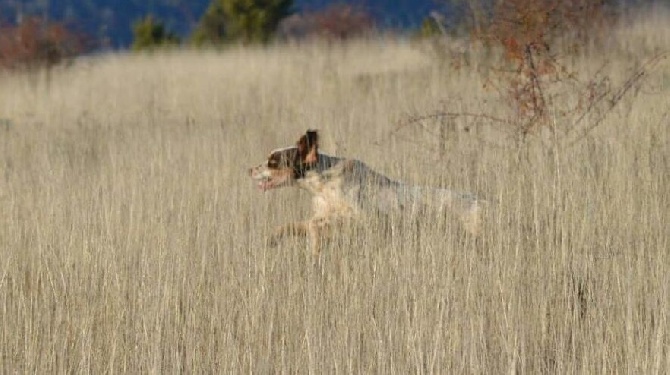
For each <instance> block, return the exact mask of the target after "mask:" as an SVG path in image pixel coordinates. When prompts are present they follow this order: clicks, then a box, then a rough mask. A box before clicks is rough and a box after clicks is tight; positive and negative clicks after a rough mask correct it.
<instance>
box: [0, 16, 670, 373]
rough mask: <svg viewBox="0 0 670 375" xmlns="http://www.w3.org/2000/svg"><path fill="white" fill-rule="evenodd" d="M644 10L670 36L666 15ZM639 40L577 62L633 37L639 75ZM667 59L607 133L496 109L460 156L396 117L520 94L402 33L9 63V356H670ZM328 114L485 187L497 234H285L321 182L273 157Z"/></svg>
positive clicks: (461, 365) (477, 367)
mask: <svg viewBox="0 0 670 375" xmlns="http://www.w3.org/2000/svg"><path fill="white" fill-rule="evenodd" d="M663 27H665V28H663ZM642 29H643V30H646V33H647V34H645V35H646V36H648V37H649V40H652V41H659V40H660V41H664V40H665V41H667V40H668V38H667V37H668V36H670V30H669V29H668V28H667V26H664V25H663V23H662V22H659V23H655V24H653V25H649V26H647V27H646V28H644V27H641V26H639V25H638V26H637V29H636V30H638V32H637V33H636V34H635V37H636V38H640V35H641V34H640V32H639V30H642ZM659 33H661V34H662V35H665V36H666V37H665V38H659V36H658V35H659ZM617 43H619V42H617ZM616 45H618V46H620V47H621V48H622V49H619V50H614V49H613V50H610V52H609V53H610V54H609V55H608V54H603V53H602V51H594V53H593V55H592V56H585V57H582V58H580V59H576V60H575V61H574V62H573V63H574V64H576V66H577V67H578V68H579V69H580V70H582V71H585V72H587V71H589V70H590V69H591V70H593V69H595V68H596V67H597V66H599V64H598V60H602V59H610V60H611V64H610V65H609V68H608V69H610V74H611V75H612V77H613V79H614V80H617V79H623V78H624V76H625V74H626V72H625V70H624V67H625V66H626V64H627V63H628V62H629V61H628V60H626V61H624V60H622V59H623V58H624V57H622V56H629V55H634V54H636V53H637V54H640V57H641V58H642V57H643V56H644V51H636V50H635V49H634V48H637V47H636V46H639V45H638V44H635V45H631V44H630V43H627V41H626V40H622V41H621V42H620V43H619V44H616ZM652 47H654V46H651V47H650V46H649V44H648V43H647V44H645V45H644V48H651V49H650V50H653V48H652ZM656 47H663V46H656ZM666 47H667V46H666ZM622 51H623V52H627V54H622V53H621V52H622ZM645 51H646V49H645ZM653 74H654V76H653V79H651V80H650V81H649V82H652V83H653V85H650V86H645V88H644V89H643V90H642V91H641V93H640V94H639V95H638V96H637V97H635V98H631V99H628V100H627V101H625V103H623V105H622V106H620V107H617V108H616V109H615V110H614V111H613V112H612V113H611V114H610V116H609V117H608V119H607V120H606V121H605V122H604V123H603V125H602V126H601V127H600V128H599V129H597V131H596V132H595V133H593V134H592V135H590V136H588V137H585V138H584V140H583V141H582V142H579V143H578V144H576V145H575V146H574V147H571V148H569V149H559V150H558V151H557V152H554V153H548V152H546V151H545V150H544V149H543V148H542V147H541V146H539V145H538V146H537V147H535V146H533V145H532V144H531V145H529V147H528V153H527V157H519V155H518V153H516V152H515V151H513V150H514V149H513V148H496V147H492V146H491V147H488V146H487V145H488V143H483V142H482V141H481V140H480V138H481V137H489V138H496V137H498V134H496V133H495V129H484V130H481V132H482V133H483V135H482V134H477V135H468V134H466V133H458V134H457V136H458V138H457V140H455V139H456V138H454V139H450V140H449V141H448V143H447V144H446V147H445V145H444V144H442V145H441V148H440V150H441V153H439V154H438V153H436V152H435V151H434V150H435V147H434V146H436V144H435V142H436V140H435V139H434V138H432V137H430V136H429V135H427V133H426V132H425V131H423V130H421V129H420V128H418V127H416V128H407V129H405V130H404V131H403V133H402V134H403V135H404V136H403V137H400V136H397V137H390V136H389V132H390V131H391V130H392V129H393V127H394V125H395V124H397V122H398V121H400V120H402V119H404V118H406V116H407V115H408V114H417V113H427V112H430V111H431V110H434V109H436V108H441V106H443V105H444V103H447V104H446V105H447V106H448V107H449V108H455V109H458V110H463V111H469V112H477V111H484V110H486V111H487V112H489V113H490V112H493V113H495V112H496V111H504V107H502V106H501V105H500V104H497V102H496V101H495V100H494V98H493V95H492V93H491V92H489V91H486V90H484V89H482V86H483V85H482V83H483V82H482V78H480V76H479V75H478V74H476V73H475V72H474V71H469V70H468V69H467V68H464V69H460V70H454V69H451V68H449V66H448V65H445V64H441V63H440V62H438V61H436V60H434V59H432V58H431V57H430V55H429V54H427V53H426V52H425V51H424V50H422V49H419V48H416V47H415V46H412V45H410V44H406V43H402V42H389V41H385V42H382V41H377V42H357V43H351V44H348V45H345V46H332V45H331V46H326V45H319V44H311V45H303V46H277V47H272V48H268V49H262V50H261V49H259V50H253V49H240V50H229V51H226V52H224V53H213V52H212V53H206V52H177V53H173V54H155V55H149V56H145V55H111V56H102V57H98V58H91V59H88V60H82V61H79V62H77V63H76V64H75V66H73V67H70V68H67V69H63V70H62V71H58V72H53V74H52V75H51V77H50V81H49V82H46V81H45V80H44V79H43V78H42V77H40V76H3V77H2V78H1V82H2V85H0V117H2V118H3V120H4V121H3V122H2V123H1V124H0V173H1V175H0V212H2V215H1V216H0V368H2V372H10V373H65V372H84V373H106V372H109V373H116V372H129V373H176V372H186V373H202V372H221V373H224V372H244V373H250V372H254V373H308V372H309V373H398V374H405V373H467V374H473V373H485V374H495V373H631V374H639V373H666V372H667V371H668V370H670V356H669V352H668V347H669V345H670V338H669V336H668V335H669V334H670V332H669V330H668V328H669V322H668V318H669V316H668V311H669V308H670V306H669V303H668V298H669V297H670V293H669V290H670V272H669V270H670V268H669V266H670V257H669V256H668V249H669V248H670V242H669V236H668V234H669V233H670V221H669V219H670V218H669V216H670V215H669V214H668V211H669V210H670V188H669V187H668V185H669V184H670V178H669V176H668V171H669V170H670V150H669V148H668V145H669V144H670V130H669V128H668V123H669V121H670V117H669V111H670V107H669V106H668V101H667V97H668V95H670V87H669V86H668V84H669V83H670V68H669V67H668V65H667V64H666V65H665V66H663V67H662V69H660V70H658V71H656V72H654V73H653ZM651 89H653V90H651ZM566 100H567V99H566ZM425 125H426V126H427V127H428V128H429V129H433V128H434V127H435V126H437V124H436V123H427V124H425ZM307 128H318V129H319V130H320V132H321V136H322V145H321V146H322V149H323V150H324V151H328V152H330V153H334V154H338V155H344V156H348V157H356V158H359V159H361V160H364V161H366V162H367V163H368V164H369V165H370V166H372V167H373V168H375V169H376V170H379V171H382V172H383V173H385V174H387V175H389V176H391V177H393V178H397V179H401V180H404V181H410V182H415V183H421V184H428V185H436V186H448V187H451V188H454V189H458V190H464V191H472V192H475V193H478V194H481V195H482V196H485V197H486V198H487V199H489V200H490V201H491V202H492V209H491V210H490V212H489V215H488V217H487V225H486V226H485V228H484V231H483V233H482V235H481V236H480V237H479V238H477V239H473V238H470V237H467V236H464V235H463V233H461V232H460V231H459V229H458V227H457V226H456V224H455V223H454V222H452V221H451V220H449V219H442V218H441V217H432V216H429V217H426V218H421V217H412V218H409V219H406V220H404V221H402V222H401V223H400V224H398V226H397V228H395V229H394V230H392V231H389V232H382V231H381V230H380V227H379V223H377V222H374V221H373V222H370V223H369V225H368V226H367V227H366V228H363V229H362V230H358V231H357V233H355V234H352V235H350V236H341V237H340V238H338V239H337V240H335V241H333V242H332V243H330V244H329V245H328V246H326V247H325V249H324V251H323V254H322V257H321V259H320V261H319V262H318V263H316V264H315V263H314V262H313V259H312V258H311V255H310V254H309V251H308V249H307V243H306V242H305V241H304V240H287V241H285V242H283V243H282V244H281V245H280V246H279V247H278V248H268V247H267V246H266V244H265V239H266V237H267V234H268V233H269V231H270V230H271V228H272V226H273V225H277V224H282V223H285V222H288V221H291V220H295V219H298V218H302V217H305V216H307V215H308V214H309V211H308V210H309V197H308V196H307V195H306V194H305V193H303V192H300V191H297V190H295V189H285V190H282V191H274V192H269V193H266V194H262V193H260V192H258V191H256V190H255V189H254V186H253V184H252V183H251V182H250V181H249V179H248V177H247V168H248V167H250V166H252V165H254V164H256V163H259V162H261V161H262V160H263V158H264V157H265V156H266V153H267V152H268V151H269V150H270V149H272V148H275V147H279V146H284V145H290V144H292V143H293V142H294V141H295V140H297V138H298V136H299V135H300V134H302V132H304V130H305V129H307ZM487 132H490V133H487ZM454 137H456V135H454ZM503 143H504V141H503ZM438 146H440V145H438ZM396 229H397V230H396Z"/></svg>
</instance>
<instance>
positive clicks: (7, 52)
mask: <svg viewBox="0 0 670 375" xmlns="http://www.w3.org/2000/svg"><path fill="white" fill-rule="evenodd" d="M84 41H85V39H84V37H83V35H82V34H77V33H75V32H73V31H71V30H69V29H68V28H67V27H66V26H65V25H64V24H62V23H49V22H46V21H45V20H43V19H42V18H40V17H28V18H25V19H24V20H23V21H22V22H20V23H19V24H18V25H15V26H13V25H7V26H4V27H0V67H1V68H3V69H38V68H44V67H46V68H51V67H53V66H54V65H57V64H60V63H62V62H65V61H69V60H70V59H72V58H74V57H75V56H76V55H78V54H79V53H82V52H83V51H84V50H85V43H84Z"/></svg>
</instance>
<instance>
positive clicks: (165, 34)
mask: <svg viewBox="0 0 670 375" xmlns="http://www.w3.org/2000/svg"><path fill="white" fill-rule="evenodd" d="M178 44H179V37H177V35H175V34H174V33H172V32H169V31H167V30H166V29H165V26H164V25H163V24H162V23H161V22H159V21H157V20H156V19H154V18H153V17H152V16H147V17H145V18H144V19H142V20H140V21H137V22H136V23H135V24H134V25H133V45H132V48H133V50H135V51H140V50H146V49H155V48H160V47H168V46H175V45H178Z"/></svg>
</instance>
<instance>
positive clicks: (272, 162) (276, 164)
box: [268, 159, 279, 168]
mask: <svg viewBox="0 0 670 375" xmlns="http://www.w3.org/2000/svg"><path fill="white" fill-rule="evenodd" d="M268 167H270V168H278V167H279V162H278V161H277V160H275V159H270V160H268Z"/></svg>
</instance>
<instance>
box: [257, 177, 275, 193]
mask: <svg viewBox="0 0 670 375" xmlns="http://www.w3.org/2000/svg"><path fill="white" fill-rule="evenodd" d="M257 186H258V189H259V190H260V191H268V190H270V189H274V188H276V187H277V183H276V182H275V181H273V180H272V179H270V178H263V179H261V180H259V181H258V184H257Z"/></svg>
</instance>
